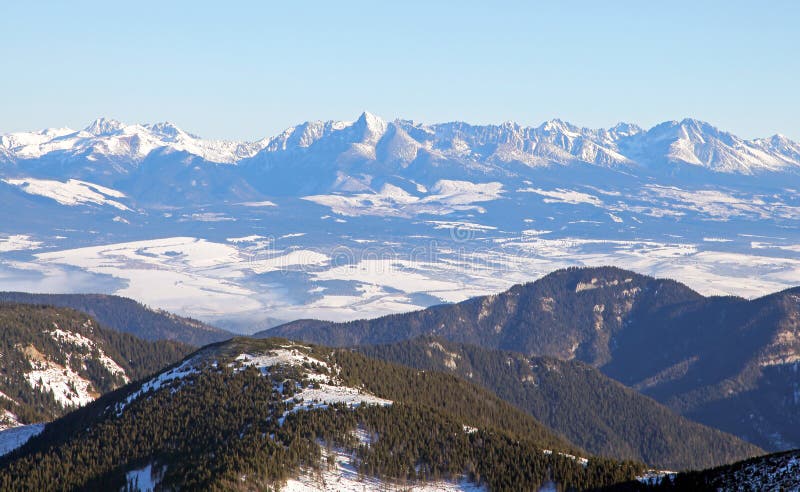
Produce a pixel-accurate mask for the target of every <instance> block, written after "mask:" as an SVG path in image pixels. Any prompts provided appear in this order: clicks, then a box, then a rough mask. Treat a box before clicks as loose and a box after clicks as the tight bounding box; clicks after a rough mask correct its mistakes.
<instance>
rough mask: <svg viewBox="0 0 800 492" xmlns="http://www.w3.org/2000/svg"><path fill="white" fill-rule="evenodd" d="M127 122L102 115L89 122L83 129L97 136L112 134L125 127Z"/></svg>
mask: <svg viewBox="0 0 800 492" xmlns="http://www.w3.org/2000/svg"><path fill="white" fill-rule="evenodd" d="M125 126H126V125H125V124H124V123H122V122H121V121H119V120H115V119H113V118H105V117H100V118H97V119H96V120H94V121H92V122H91V123H89V125H88V126H86V128H84V129H83V131H85V132H87V133H91V134H92V135H95V136H98V137H99V136H104V135H111V134H113V133H116V132H119V131H120V130H122V129H123V128H125Z"/></svg>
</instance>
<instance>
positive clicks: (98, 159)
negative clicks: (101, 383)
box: [0, 113, 800, 329]
mask: <svg viewBox="0 0 800 492" xmlns="http://www.w3.org/2000/svg"><path fill="white" fill-rule="evenodd" d="M799 189H800V145H798V144H797V143H796V142H792V141H791V140H789V139H787V138H785V137H783V136H780V135H776V136H773V137H769V138H763V139H755V140H746V139H742V138H739V137H737V136H735V135H733V134H731V133H728V132H725V131H723V130H720V129H717V128H715V127H713V126H712V125H710V124H708V123H704V122H702V121H697V120H693V119H686V120H682V121H670V122H665V123H662V124H659V125H656V126H654V127H653V128H650V129H647V130H645V129H643V128H640V127H638V126H636V125H633V124H628V123H620V124H618V125H615V126H614V127H612V128H608V129H588V128H581V127H579V126H576V125H573V124H570V123H567V122H564V121H561V120H551V121H547V122H545V123H543V124H542V125H540V126H538V127H524V126H521V125H518V124H515V123H504V124H501V125H484V126H477V125H470V124H467V123H459V122H455V123H442V124H430V125H428V124H420V123H415V122H412V121H407V120H396V121H385V120H383V119H381V118H379V117H377V116H375V115H372V114H370V113H363V114H362V115H360V116H359V117H358V118H357V119H355V121H352V122H343V121H328V122H321V121H311V122H306V123H303V124H300V125H297V126H294V127H290V128H288V129H287V130H285V131H284V132H282V133H281V134H279V135H276V136H273V137H269V138H264V139H261V140H258V141H255V142H229V141H215V140H205V139H202V138H200V137H197V136H195V135H192V134H191V133H188V132H186V131H183V130H181V129H179V128H178V127H176V126H175V125H173V124H170V123H157V124H133V125H128V124H123V123H121V122H118V121H115V120H110V119H98V120H96V121H94V122H92V123H91V124H89V125H88V126H87V127H86V128H84V129H82V130H72V129H65V128H57V129H47V130H42V131H37V132H19V133H10V134H6V135H2V136H0V203H2V204H3V207H4V211H5V213H4V214H3V217H2V221H0V288H6V289H13V290H28V291H37V292H64V291H69V292H85V291H87V290H92V291H97V290H100V291H102V292H106V293H118V294H122V295H126V296H128V297H133V298H136V299H137V300H140V301H142V302H145V303H147V304H149V305H152V306H155V307H161V308H165V309H168V310H172V311H176V312H179V313H182V314H188V315H191V316H195V317H200V318H202V319H205V320H211V321H218V320H219V319H220V317H223V318H226V319H227V318H230V317H231V316H234V317H236V316H242V317H244V319H247V320H248V325H247V328H248V329H255V328H263V327H264V326H263V325H261V326H252V325H250V324H249V323H250V322H251V321H252V313H260V314H259V316H261V317H264V316H266V318H269V319H270V320H272V321H274V319H282V320H289V319H293V318H296V317H301V316H303V317H308V316H312V317H325V318H330V319H349V318H354V317H363V316H368V315H378V314H384V313H388V312H397V311H406V310H409V309H414V308H419V307H424V306H427V305H430V304H433V303H438V302H443V301H445V302H453V301H458V300H463V299H464V298H466V297H469V296H472V295H480V294H486V293H491V292H497V291H501V290H503V289H505V288H507V287H509V286H510V285H511V284H512V283H514V282H523V281H530V280H533V279H535V278H536V277H538V276H541V275H543V274H546V273H548V272H550V271H552V270H553V269H555V268H559V267H563V266H568V265H603V264H613V265H618V266H623V267H627V268H631V269H634V270H637V271H640V272H641V273H648V274H653V275H661V276H664V275H667V276H673V277H676V278H677V279H679V280H682V281H684V282H686V283H688V284H689V285H690V286H691V287H693V288H695V289H698V290H700V291H701V292H703V293H705V294H714V293H726V294H738V295H743V296H757V295H763V294H767V293H769V292H773V291H775V290H779V289H780V288H783V287H788V286H791V285H794V284H795V283H796V280H797V279H798V278H800V232H798V230H800V223H798V220H797V219H798V217H800V196H798V193H797V190H799ZM342 248H344V249H342ZM365 251H367V252H369V253H370V254H371V255H373V257H371V259H369V260H366V259H364V258H362V255H363V254H364V252H365ZM76 269H77V271H78V272H81V275H77V274H76V273H75V272H76ZM386 269H390V270H391V273H392V274H391V275H387V274H386ZM153 285H157V286H158V288H153ZM264 313H267V314H266V315H265V314H264ZM272 321H269V322H268V321H266V320H265V321H264V323H265V324H270V323H272Z"/></svg>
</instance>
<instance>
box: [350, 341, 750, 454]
mask: <svg viewBox="0 0 800 492" xmlns="http://www.w3.org/2000/svg"><path fill="white" fill-rule="evenodd" d="M358 351H359V352H361V353H364V354H366V355H368V356H370V357H374V358H378V359H381V360H387V361H391V362H395V363H400V364H404V365H408V366H411V367H416V368H418V369H426V370H435V371H441V372H449V373H452V374H457V375H459V376H461V377H462V378H464V379H466V380H468V381H470V382H473V383H477V384H480V385H482V386H484V387H486V388H487V389H489V390H491V391H492V392H494V393H495V394H496V395H497V396H499V397H500V398H502V399H504V400H505V401H508V402H510V403H513V404H514V405H516V406H517V407H519V408H521V409H523V410H525V411H526V412H528V413H529V414H531V415H533V416H534V417H536V419H537V420H539V421H540V422H542V423H543V424H545V425H547V426H548V427H550V428H551V429H553V430H555V431H557V432H560V433H561V434H563V435H565V436H566V437H567V438H568V439H570V441H572V442H574V443H575V444H577V445H579V446H581V447H583V448H584V449H586V450H588V451H589V452H591V453H593V454H599V455H604V456H609V457H613V458H617V459H633V460H638V461H643V462H645V463H647V464H648V465H650V466H653V467H655V468H659V469H669V470H683V469H697V468H705V467H710V466H716V465H721V464H725V463H730V462H732V461H736V460H738V459H743V458H746V457H750V456H754V455H757V454H761V453H762V451H761V450H760V449H758V448H757V447H756V446H753V445H750V444H748V443H746V442H743V441H741V440H739V439H737V438H736V437H734V436H732V435H730V434H725V433H723V432H720V431H718V430H715V429H711V428H708V427H705V426H703V425H700V424H697V423H695V422H692V421H690V420H687V419H685V418H683V417H680V416H679V415H676V414H675V413H673V412H672V411H670V410H669V409H668V408H666V407H664V406H663V405H661V404H659V403H657V402H656V401H654V400H652V399H650V398H648V397H646V396H643V395H641V394H640V393H638V392H636V391H634V390H632V389H630V388H626V387H625V386H623V385H622V384H620V383H618V382H616V381H614V380H612V379H610V378H608V377H606V376H604V375H603V374H602V373H600V372H599V371H598V370H597V369H595V368H593V367H591V366H589V365H587V364H584V363H582V362H578V361H562V360H558V359H554V358H551V357H529V356H524V355H522V354H519V353H516V352H510V351H500V350H490V349H483V348H480V347H477V346H474V345H465V344H458V343H454V342H448V341H446V340H443V339H438V338H434V337H421V338H416V339H413V340H410V341H405V342H397V343H394V344H387V345H371V346H362V347H358Z"/></svg>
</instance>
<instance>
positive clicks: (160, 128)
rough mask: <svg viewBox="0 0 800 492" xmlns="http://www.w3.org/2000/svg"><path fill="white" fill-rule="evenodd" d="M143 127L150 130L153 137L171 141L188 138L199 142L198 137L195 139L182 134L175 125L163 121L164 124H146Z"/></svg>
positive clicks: (184, 133) (193, 136)
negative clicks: (156, 136)
mask: <svg viewBox="0 0 800 492" xmlns="http://www.w3.org/2000/svg"><path fill="white" fill-rule="evenodd" d="M144 127H145V128H147V129H148V130H150V131H151V132H152V133H153V134H155V135H158V136H161V137H166V138H169V139H173V140H174V139H178V138H181V137H183V138H187V137H188V138H191V139H194V140H199V139H200V137H197V136H195V135H190V134H188V133H186V132H184V131H183V130H181V129H180V128H178V126H177V125H175V124H174V123H170V122H169V121H164V122H161V123H153V124H148V125H144Z"/></svg>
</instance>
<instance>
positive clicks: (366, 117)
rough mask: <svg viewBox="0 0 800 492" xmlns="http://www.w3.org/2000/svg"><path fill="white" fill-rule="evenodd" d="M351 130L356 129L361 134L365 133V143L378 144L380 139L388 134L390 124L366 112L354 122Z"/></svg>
mask: <svg viewBox="0 0 800 492" xmlns="http://www.w3.org/2000/svg"><path fill="white" fill-rule="evenodd" d="M351 128H353V129H356V130H358V131H359V132H362V131H363V138H364V140H365V141H369V142H371V143H376V142H377V141H378V140H379V139H380V137H381V136H383V134H384V133H386V129H387V128H388V123H387V122H386V121H385V120H383V119H382V118H379V117H378V116H375V115H374V114H372V113H370V112H368V111H364V112H363V113H361V116H359V117H358V119H357V120H356V121H355V122H353V125H352V127H351Z"/></svg>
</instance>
